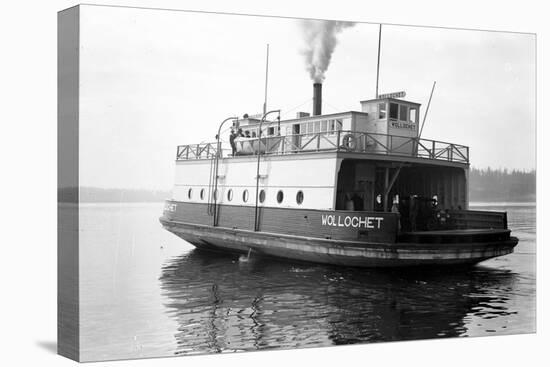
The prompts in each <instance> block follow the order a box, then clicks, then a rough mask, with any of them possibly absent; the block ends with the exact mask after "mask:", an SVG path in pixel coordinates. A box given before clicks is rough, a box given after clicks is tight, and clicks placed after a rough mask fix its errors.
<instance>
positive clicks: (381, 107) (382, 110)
mask: <svg viewBox="0 0 550 367" xmlns="http://www.w3.org/2000/svg"><path fill="white" fill-rule="evenodd" d="M378 118H379V119H385V118H386V104H385V103H378Z"/></svg>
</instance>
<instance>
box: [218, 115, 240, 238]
mask: <svg viewBox="0 0 550 367" xmlns="http://www.w3.org/2000/svg"><path fill="white" fill-rule="evenodd" d="M236 119H237V117H234V116H232V117H228V118H226V119H225V120H223V121H222V123H221V124H220V126H219V127H218V134H217V135H216V154H215V158H214V159H215V160H214V193H213V194H212V195H213V196H214V216H213V224H212V225H213V226H214V227H215V226H217V225H218V219H217V217H218V206H217V204H218V196H219V195H217V191H218V166H219V160H220V155H221V154H220V153H221V150H222V149H221V142H220V134H221V131H222V126H223V124H225V123H226V122H227V121H229V120H236Z"/></svg>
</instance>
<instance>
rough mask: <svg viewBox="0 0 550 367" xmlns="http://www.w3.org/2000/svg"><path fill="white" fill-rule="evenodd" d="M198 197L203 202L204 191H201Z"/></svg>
mask: <svg viewBox="0 0 550 367" xmlns="http://www.w3.org/2000/svg"><path fill="white" fill-rule="evenodd" d="M200 197H201V200H204V189H201V194H200Z"/></svg>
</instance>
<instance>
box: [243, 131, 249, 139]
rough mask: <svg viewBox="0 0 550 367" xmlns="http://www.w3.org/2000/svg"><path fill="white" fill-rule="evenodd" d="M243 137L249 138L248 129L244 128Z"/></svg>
mask: <svg viewBox="0 0 550 367" xmlns="http://www.w3.org/2000/svg"><path fill="white" fill-rule="evenodd" d="M244 137H245V138H250V137H251V136H250V131H248V130H246V131H245V132H244Z"/></svg>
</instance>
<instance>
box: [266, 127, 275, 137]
mask: <svg viewBox="0 0 550 367" xmlns="http://www.w3.org/2000/svg"><path fill="white" fill-rule="evenodd" d="M267 135H268V136H270V135H275V128H274V127H269V128H267Z"/></svg>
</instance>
